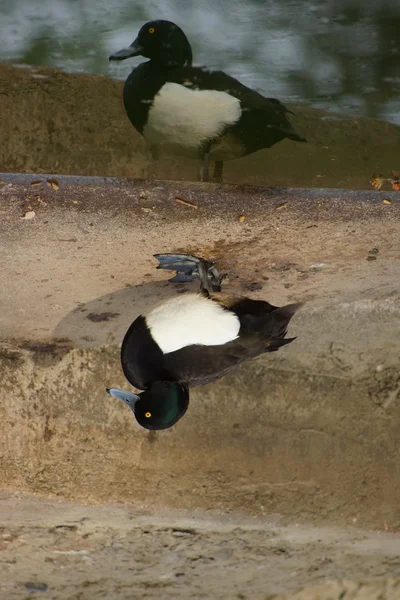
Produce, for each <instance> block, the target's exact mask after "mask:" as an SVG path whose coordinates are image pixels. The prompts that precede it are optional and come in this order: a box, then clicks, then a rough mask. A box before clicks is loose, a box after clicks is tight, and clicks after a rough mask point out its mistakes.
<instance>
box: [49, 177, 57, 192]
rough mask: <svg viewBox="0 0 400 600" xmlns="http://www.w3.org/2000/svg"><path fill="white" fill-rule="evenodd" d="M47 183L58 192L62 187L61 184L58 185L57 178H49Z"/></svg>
mask: <svg viewBox="0 0 400 600" xmlns="http://www.w3.org/2000/svg"><path fill="white" fill-rule="evenodd" d="M47 184H48V185H49V186H50V187H52V188H53V190H55V191H56V192H58V190H59V189H60V186H59V185H58V181H57V180H56V179H48V180H47Z"/></svg>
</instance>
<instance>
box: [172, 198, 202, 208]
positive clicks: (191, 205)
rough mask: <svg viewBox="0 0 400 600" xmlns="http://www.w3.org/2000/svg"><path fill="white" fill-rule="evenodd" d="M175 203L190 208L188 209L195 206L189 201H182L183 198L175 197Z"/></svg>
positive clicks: (195, 205)
mask: <svg viewBox="0 0 400 600" xmlns="http://www.w3.org/2000/svg"><path fill="white" fill-rule="evenodd" d="M175 202H179V204H184V205H185V206H190V208H196V209H197V204H194V203H193V202H190V201H189V200H184V199H183V198H179V196H175Z"/></svg>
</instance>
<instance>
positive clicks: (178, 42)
mask: <svg viewBox="0 0 400 600" xmlns="http://www.w3.org/2000/svg"><path fill="white" fill-rule="evenodd" d="M131 56H144V57H146V58H150V59H151V60H152V61H154V62H155V63H156V64H159V65H162V66H165V67H181V66H183V65H185V64H186V65H191V64H192V48H191V47H190V44H189V42H188V39H187V37H186V35H185V34H184V33H183V31H182V29H181V28H180V27H178V25H175V23H172V22H171V21H149V23H146V24H145V25H143V27H142V28H141V30H140V31H139V35H138V36H137V38H136V40H135V41H134V42H132V44H131V45H130V46H129V48H123V49H122V50H119V51H118V52H115V53H114V54H111V56H110V60H125V59H126V58H130V57H131Z"/></svg>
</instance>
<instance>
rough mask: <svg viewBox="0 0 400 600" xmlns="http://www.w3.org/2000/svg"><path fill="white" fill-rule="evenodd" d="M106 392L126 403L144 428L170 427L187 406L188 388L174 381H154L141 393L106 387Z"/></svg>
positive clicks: (181, 415)
mask: <svg viewBox="0 0 400 600" xmlns="http://www.w3.org/2000/svg"><path fill="white" fill-rule="evenodd" d="M107 393H108V394H110V396H114V398H119V399H120V400H122V401H123V402H125V404H128V406H129V407H130V408H131V410H132V411H133V413H134V415H135V417H136V420H137V422H138V423H139V425H141V426H142V427H144V428H145V429H168V428H169V427H172V426H173V425H175V423H177V422H178V421H179V419H180V418H181V417H183V415H184V414H185V412H186V410H187V407H188V406H189V390H188V388H187V387H186V386H185V385H184V384H182V383H178V382H176V381H155V382H154V383H152V384H151V385H150V386H149V388H148V389H147V390H146V391H145V392H142V393H141V394H134V393H133V392H126V391H125V390H120V389H118V388H111V389H110V388H107Z"/></svg>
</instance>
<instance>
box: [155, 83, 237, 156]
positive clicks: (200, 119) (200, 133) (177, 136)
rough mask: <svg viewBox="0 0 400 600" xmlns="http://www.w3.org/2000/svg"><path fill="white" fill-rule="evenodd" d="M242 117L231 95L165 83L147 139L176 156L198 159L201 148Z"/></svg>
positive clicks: (157, 96)
mask: <svg viewBox="0 0 400 600" xmlns="http://www.w3.org/2000/svg"><path fill="white" fill-rule="evenodd" d="M241 114H242V109H241V107H240V101H239V100H238V99H237V98H234V97H233V96H230V95H229V94H228V93H227V92H218V91H215V90H196V89H190V88H189V87H186V86H184V85H180V84H178V83H165V84H164V85H163V86H162V88H161V89H160V91H159V92H158V93H157V94H156V96H155V98H154V101H153V104H152V106H151V108H150V110H149V115H148V118H147V124H146V126H145V128H144V131H143V135H144V137H145V138H146V140H147V141H149V142H150V143H152V144H160V145H161V146H166V147H168V148H169V150H170V151H171V152H172V153H176V154H185V155H187V156H198V155H199V148H200V147H201V144H204V143H205V142H207V141H208V140H211V139H214V138H215V137H217V136H219V135H220V134H221V133H222V132H223V130H224V129H225V127H226V126H228V125H233V124H234V123H236V122H237V121H238V120H239V119H240V116H241Z"/></svg>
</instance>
